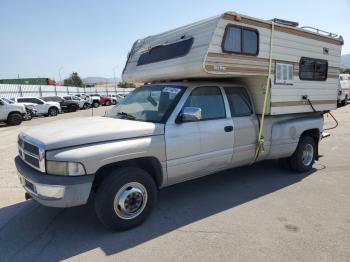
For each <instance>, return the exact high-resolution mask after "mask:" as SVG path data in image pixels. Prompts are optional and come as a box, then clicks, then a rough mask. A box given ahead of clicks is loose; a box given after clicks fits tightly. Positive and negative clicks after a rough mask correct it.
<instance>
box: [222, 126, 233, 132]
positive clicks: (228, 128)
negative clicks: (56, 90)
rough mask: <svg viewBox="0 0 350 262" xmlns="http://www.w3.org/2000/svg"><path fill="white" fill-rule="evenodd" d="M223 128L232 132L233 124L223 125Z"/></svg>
mask: <svg viewBox="0 0 350 262" xmlns="http://www.w3.org/2000/svg"><path fill="white" fill-rule="evenodd" d="M224 130H225V132H232V131H233V126H225V128H224Z"/></svg>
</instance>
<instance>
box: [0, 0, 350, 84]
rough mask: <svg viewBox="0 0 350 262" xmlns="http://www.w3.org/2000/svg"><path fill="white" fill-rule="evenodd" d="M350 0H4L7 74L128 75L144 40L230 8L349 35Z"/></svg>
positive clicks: (1, 54)
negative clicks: (130, 56) (136, 46)
mask: <svg viewBox="0 0 350 262" xmlns="http://www.w3.org/2000/svg"><path fill="white" fill-rule="evenodd" d="M349 10H350V0H336V1H329V0H328V1H325V0H292V1H277V0H264V1H262V0H239V1H238V0H237V1H235V0H231V1H228V0H192V1H189V0H175V1H164V0H147V1H141V0H139V1H137V0H129V1H117V0H115V1H112V0H100V1H98V0H95V1H90V0H70V1H68V0H67V1H63V0H51V1H50V0H0V78H17V77H18V75H19V76H20V77H50V78H53V79H56V80H60V76H59V75H60V74H61V78H62V79H64V78H66V77H68V76H69V74H71V73H72V72H73V71H76V72H78V73H79V75H81V76H82V77H88V76H102V77H109V78H112V77H114V73H115V74H116V76H117V77H120V74H121V71H122V70H123V67H124V64H125V60H126V56H127V53H128V51H129V50H130V48H131V46H132V44H133V42H134V41H135V40H136V39H139V38H143V37H146V36H148V35H151V34H157V33H161V32H163V31H166V30H169V29H172V28H176V27H179V26H182V25H186V24H188V23H191V22H195V21H198V20H200V19H203V18H207V17H210V16H214V15H217V14H220V13H223V12H225V11H235V12H238V13H241V14H245V15H249V16H253V17H257V18H261V19H271V18H275V17H277V18H281V19H286V20H292V21H297V22H299V24H300V25H301V26H313V27H318V28H320V29H323V30H326V31H331V32H334V33H337V34H341V35H342V36H343V38H344V41H345V44H344V46H343V50H342V54H349V53H350V13H349Z"/></svg>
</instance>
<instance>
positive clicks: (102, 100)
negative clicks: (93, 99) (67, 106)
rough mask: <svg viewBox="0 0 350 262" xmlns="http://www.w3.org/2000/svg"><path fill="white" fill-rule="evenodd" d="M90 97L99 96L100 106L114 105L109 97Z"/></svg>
mask: <svg viewBox="0 0 350 262" xmlns="http://www.w3.org/2000/svg"><path fill="white" fill-rule="evenodd" d="M90 96H98V97H99V98H100V104H101V105H103V106H110V105H111V104H112V99H111V98H110V97H108V96H101V95H99V94H90Z"/></svg>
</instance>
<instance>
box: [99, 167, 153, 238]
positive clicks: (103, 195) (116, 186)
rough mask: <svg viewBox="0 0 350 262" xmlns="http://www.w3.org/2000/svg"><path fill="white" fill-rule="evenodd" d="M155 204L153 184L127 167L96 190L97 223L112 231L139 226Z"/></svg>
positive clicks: (143, 172)
mask: <svg viewBox="0 0 350 262" xmlns="http://www.w3.org/2000/svg"><path fill="white" fill-rule="evenodd" d="M156 200H157V187H156V184H155V182H154V180H153V178H152V177H151V175H149V174H148V173H147V172H146V171H144V170H142V169H139V168H133V167H126V168H120V169H117V170H116V171H114V172H111V173H110V174H108V176H107V177H106V178H105V179H104V180H103V181H102V184H101V185H100V186H99V187H98V189H97V194H96V198H95V210H96V214H97V216H98V218H99V220H100V221H101V222H102V224H104V225H105V226H106V227H108V228H110V229H113V230H118V231H122V230H127V229H130V228H133V227H136V226H138V225H140V224H142V223H143V222H144V221H145V220H146V218H147V217H148V216H149V214H150V213H151V211H152V208H153V207H154V205H155V203H156Z"/></svg>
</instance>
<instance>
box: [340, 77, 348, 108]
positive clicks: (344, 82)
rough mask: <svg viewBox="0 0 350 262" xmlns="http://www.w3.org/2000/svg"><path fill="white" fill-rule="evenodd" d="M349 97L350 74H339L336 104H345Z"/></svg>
mask: <svg viewBox="0 0 350 262" xmlns="http://www.w3.org/2000/svg"><path fill="white" fill-rule="evenodd" d="M349 99H350V74H340V75H339V85H338V105H341V106H345V105H346V103H347V101H348V100H349Z"/></svg>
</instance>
